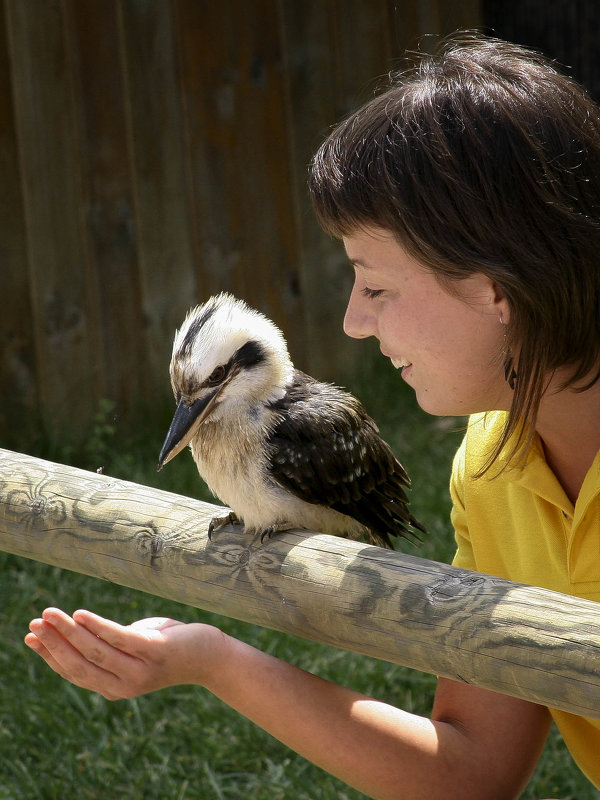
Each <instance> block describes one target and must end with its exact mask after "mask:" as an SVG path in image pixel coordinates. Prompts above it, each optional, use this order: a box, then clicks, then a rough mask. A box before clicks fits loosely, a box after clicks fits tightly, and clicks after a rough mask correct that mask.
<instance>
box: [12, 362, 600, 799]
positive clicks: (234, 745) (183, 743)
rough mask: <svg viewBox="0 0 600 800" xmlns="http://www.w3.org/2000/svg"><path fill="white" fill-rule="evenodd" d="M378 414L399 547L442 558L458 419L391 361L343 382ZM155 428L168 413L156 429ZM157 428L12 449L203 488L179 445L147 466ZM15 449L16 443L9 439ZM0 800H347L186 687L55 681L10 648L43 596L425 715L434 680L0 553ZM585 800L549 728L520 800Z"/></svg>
mask: <svg viewBox="0 0 600 800" xmlns="http://www.w3.org/2000/svg"><path fill="white" fill-rule="evenodd" d="M353 388H354V390H355V391H356V392H357V394H359V395H360V396H361V397H362V398H363V399H364V401H365V404H366V405H367V407H368V408H369V410H370V412H371V414H372V415H373V416H374V417H375V418H376V419H377V421H378V422H379V424H380V427H381V430H382V433H383V434H384V436H385V437H386V438H387V439H388V441H389V442H390V444H392V446H393V447H394V449H395V451H396V453H397V454H398V456H399V457H400V459H401V461H403V463H404V465H405V466H406V468H407V469H408V471H409V473H410V474H411V476H412V479H413V487H414V493H413V508H414V511H415V514H416V515H417V516H418V517H420V518H421V519H422V520H423V522H425V524H426V525H427V526H428V528H429V530H430V536H429V537H428V539H427V540H426V541H425V542H424V543H423V544H422V545H421V546H420V547H419V548H418V549H415V548H413V547H412V546H411V545H410V544H405V545H404V549H405V550H406V551H407V552H411V553H416V554H418V555H421V556H423V557H425V558H432V559H435V560H448V559H450V558H451V555H452V551H453V544H452V535H451V530H450V525H449V521H448V512H449V497H448V490H447V484H448V476H449V470H450V464H451V459H452V454H453V452H454V450H455V449H456V446H457V444H458V442H459V440H460V437H461V432H460V428H461V426H462V425H463V420H454V419H452V420H448V419H435V418H431V417H428V416H427V415H425V414H423V413H421V412H420V411H419V409H418V408H417V407H416V405H415V402H414V399H413V396H412V392H410V391H409V390H408V389H407V388H406V387H405V386H404V385H403V384H402V382H401V380H400V379H399V378H398V376H397V375H395V374H394V373H393V372H392V371H391V370H389V368H388V369H387V370H386V371H382V372H381V374H377V375H369V376H368V379H365V380H364V382H363V384H362V385H357V386H354V387H353ZM167 423H168V420H166V419H165V421H164V424H165V426H166V424H167ZM165 431H166V427H165V428H164V429H163V427H162V425H157V424H154V423H153V424H152V425H151V426H150V427H148V426H146V427H145V428H144V430H143V432H141V431H140V433H139V435H137V436H131V435H127V434H125V433H123V432H122V431H120V430H119V429H118V425H117V424H115V423H114V422H113V420H112V411H111V408H110V406H108V405H107V406H106V407H105V408H104V409H103V410H102V411H101V413H100V414H99V416H98V418H97V419H96V420H95V422H94V425H93V428H92V431H91V435H90V440H89V441H88V443H87V445H86V446H85V447H83V448H75V447H74V446H73V445H70V444H69V443H64V442H63V443H61V444H60V445H59V444H57V443H56V442H52V441H51V440H50V439H49V438H48V437H46V438H45V439H44V440H43V441H37V442H30V443H28V444H27V445H25V444H23V445H22V446H21V447H20V448H19V449H23V450H24V451H25V452H30V453H31V454H34V455H40V456H43V457H49V458H52V459H54V460H56V461H63V462H66V463H73V464H75V465H77V466H82V467H84V468H89V469H94V470H95V469H96V468H97V467H98V466H100V465H102V466H104V470H105V472H106V473H107V474H111V475H115V476H118V477H122V478H126V479H128V480H134V481H137V482H139V483H148V484H152V485H155V486H159V487H160V488H163V489H167V490H169V491H176V492H179V493H181V494H185V493H189V494H195V495H196V496H199V497H204V498H206V499H208V498H207V496H206V495H205V494H203V493H202V489H201V486H200V481H199V479H198V477H197V474H196V472H195V467H194V466H193V463H192V460H191V457H190V456H189V454H187V453H185V454H182V455H181V456H179V457H178V458H177V459H175V461H174V462H172V463H171V464H169V465H168V466H167V467H166V468H165V470H163V471H162V472H161V473H160V474H157V473H156V471H155V466H156V460H157V454H158V451H159V450H160V446H161V444H162V438H163V435H164V433H165ZM11 445H12V446H14V445H13V444H12V443H11ZM0 565H1V568H2V576H3V579H2V581H1V583H0V593H1V596H0V602H1V607H2V610H3V613H2V614H1V615H0V635H1V641H2V643H3V647H2V648H0V666H1V674H2V676H3V686H2V695H1V698H0V800H2V799H3V798H10V799H11V800H12V799H13V798H27V800H29V798H31V799H32V800H33V798H40V799H42V798H43V799H44V800H46V799H47V798H56V799H57V800H65V798H69V800H75V799H76V800H84V799H86V798H90V799H91V798H93V800H103V799H104V798H107V799H108V798H110V799H111V800H114V798H127V799H128V800H135V798H140V800H142V799H143V800H152V799H153V798H156V800H165V799H167V798H168V800H177V799H178V798H203V799H204V798H206V799H208V798H240V799H241V798H248V797H252V798H253V800H277V799H278V798H286V799H287V798H294V800H326V799H329V798H330V799H331V800H334V799H335V800H344V799H345V798H347V799H348V800H350V799H352V800H358V798H362V797H363V795H362V794H360V793H359V792H356V791H354V790H352V789H349V788H348V787H346V786H345V785H344V784H342V783H341V782H339V781H337V780H335V779H334V778H332V777H330V776H329V775H327V774H326V773H324V772H322V771H321V770H319V769H318V768H316V767H313V766H312V765H311V764H309V763H307V762H306V761H305V760H303V759H302V758H300V757H298V756H296V755H295V754H294V753H292V752H290V751H289V750H288V749H286V748H285V747H283V746H282V745H280V744H279V743H278V742H277V741H275V740H274V739H272V738H271V737H270V736H269V735H268V734H266V733H263V732H262V731H261V730H259V729H257V728H256V727H255V726H254V725H252V724H251V723H249V722H248V721H246V720H245V719H244V718H242V717H240V716H239V715H238V714H236V713H235V712H234V711H231V710H230V709H228V708H227V707H226V706H224V705H223V704H222V703H220V701H218V700H216V699H214V698H213V697H212V696H210V695H209V694H208V693H207V692H205V691H204V690H202V689H199V688H197V687H176V688H172V689H168V690H164V691H162V692H157V693H155V694H153V695H149V696H146V697H142V698H139V699H137V700H123V701H120V702H117V703H109V702H108V701H105V700H104V699H103V698H101V697H98V696H96V695H93V694H90V693H89V692H86V691H83V690H80V689H76V688H74V687H72V686H70V685H69V684H67V683H65V682H64V681H62V680H61V679H60V678H58V677H56V676H55V675H54V674H53V673H51V672H50V670H48V669H47V668H46V667H45V665H44V664H43V663H42V662H41V660H40V659H38V658H37V657H36V656H35V655H34V654H33V653H31V652H30V651H29V650H28V649H27V648H26V647H25V646H24V645H23V643H22V638H23V636H24V634H25V633H26V630H27V623H28V621H29V619H30V618H31V617H32V616H37V615H39V613H40V611H41V610H42V609H43V608H44V607H45V606H47V605H58V606H60V607H62V608H64V609H65V610H68V611H72V610H74V609H75V608H79V607H87V608H90V609H92V610H94V611H96V612H98V613H100V614H103V615H106V616H109V617H111V618H114V619H117V620H118V621H120V622H123V623H128V622H131V621H133V620H134V619H138V618H141V617H144V616H173V617H176V618H178V619H182V620H186V621H197V620H202V621H211V622H214V623H217V624H218V625H220V626H221V627H223V628H224V629H225V630H227V632H229V633H232V634H234V635H236V636H238V637H240V638H242V639H244V640H245V641H248V642H250V643H252V644H254V645H256V646H258V647H260V648H262V649H264V650H268V651H269V652H271V653H273V654H274V655H277V656H279V657H281V658H283V659H286V660H288V661H291V662H293V663H295V664H297V665H299V666H301V667H304V668H305V669H308V670H311V671H313V672H315V673H317V674H319V675H321V676H322V677H325V678H329V679H331V680H333V681H336V682H339V683H343V684H345V685H348V686H351V687H353V688H355V689H357V690H359V691H363V692H366V693H368V694H371V695H373V696H375V697H378V698H381V699H384V700H387V701H389V702H392V703H394V704H397V705H400V706H402V707H403V708H405V709H407V710H410V711H415V712H418V713H424V714H426V713H428V710H429V708H430V706H431V700H432V695H433V691H434V686H435V680H434V678H432V677H431V676H428V675H424V674H421V673H418V672H414V671H411V670H407V669H404V668H402V667H398V666H394V665H391V664H387V663H384V662H380V661H376V660H373V659H368V658H365V657H362V656H358V655H354V654H351V653H346V652H343V651H340V650H336V649H332V648H329V647H326V646H323V645H319V644H316V643H313V642H309V641H305V640H303V639H299V638H295V637H292V636H285V635H283V634H279V633H273V632H270V631H268V630H264V629H262V628H256V627H252V626H250V625H247V624H244V623H241V622H237V621H235V620H230V619H226V618H224V617H218V616H216V615H212V614H208V613H206V612H203V611H200V610H197V609H193V608H188V607H185V606H181V605H178V604H176V603H172V602H169V601H166V600H163V599H161V598H158V597H153V596H151V595H147V594H143V593H140V592H135V591H132V590H129V589H125V588H123V587H119V586H116V585H113V584H109V583H106V582H103V581H99V580H95V579H91V578H87V577H84V576H82V575H78V574H75V573H71V572H66V571H63V570H59V569H57V568H54V567H48V566H45V565H43V564H39V563H37V562H34V561H28V560H26V559H19V558H16V557H14V556H10V555H6V554H0ZM542 797H560V798H562V800H569V799H571V800H593V798H599V797H600V794H599V793H598V792H595V791H594V790H593V789H592V788H591V787H590V785H589V784H588V783H587V782H586V781H585V780H584V779H583V778H582V777H581V775H580V774H579V773H578V771H577V770H576V768H575V767H574V766H573V764H572V762H571V759H570V757H569V755H568V753H567V752H566V750H565V748H564V746H563V745H562V742H561V740H560V738H559V737H558V736H557V735H556V733H555V732H554V731H553V733H552V735H551V737H550V740H549V742H548V745H547V747H546V751H545V753H544V757H543V760H542V761H541V763H540V765H539V767H538V769H537V771H536V774H535V777H534V780H533V781H532V783H531V785H530V787H529V788H528V790H527V791H526V792H525V794H524V795H523V798H527V799H531V800H533V798H542Z"/></svg>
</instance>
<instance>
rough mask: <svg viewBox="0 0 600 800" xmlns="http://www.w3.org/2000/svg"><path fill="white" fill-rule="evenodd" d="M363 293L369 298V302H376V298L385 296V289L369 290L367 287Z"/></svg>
mask: <svg viewBox="0 0 600 800" xmlns="http://www.w3.org/2000/svg"><path fill="white" fill-rule="evenodd" d="M362 293H363V295H364V296H365V297H368V298H369V300H374V299H375V298H376V297H379V295H381V294H383V289H369V287H368V286H365V288H364V289H363V290H362Z"/></svg>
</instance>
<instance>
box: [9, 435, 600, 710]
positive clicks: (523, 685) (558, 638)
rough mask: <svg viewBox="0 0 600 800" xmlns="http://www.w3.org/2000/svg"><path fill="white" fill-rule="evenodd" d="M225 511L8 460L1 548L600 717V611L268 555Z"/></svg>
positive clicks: (485, 583)
mask: <svg viewBox="0 0 600 800" xmlns="http://www.w3.org/2000/svg"><path fill="white" fill-rule="evenodd" d="M221 512H222V509H221V508H220V507H218V506H214V505H211V504H208V503H203V502H200V501H197V500H193V499H190V498H188V497H182V496H179V495H175V494H171V493H169V492H164V491H160V490H157V489H151V488H148V487H145V486H140V485H138V484H134V483H129V482H127V481H122V480H116V479H114V478H111V477H108V476H104V475H97V474H95V473H90V472H85V471H83V470H78V469H74V468H72V467H67V466H64V465H61V464H55V463H52V462H48V461H42V460H40V459H35V458H32V457H30V456H26V455H22V454H19V453H12V452H10V451H7V450H0V549H2V550H5V551H6V552H10V553H14V554H16V555H20V556H25V557H27V558H33V559H36V560H38V561H43V562H45V563H48V564H53V565H56V566H59V567H63V568H65V569H70V570H73V571H76V572H81V573H83V574H86V575H91V576H94V577H97V578H103V579H104V580H107V581H111V582H113V583H117V584H122V585H124V586H129V587H132V588H135V589H141V590H143V591H146V592H149V593H152V594H156V595H159V596H162V597H167V598H170V599H173V600H177V601H179V602H181V603H185V604H188V605H191V606H196V607H198V608H203V609H206V610H209V611H214V612H217V613H219V614H223V615H225V616H230V617H235V618H237V619H241V620H244V621H246V622H250V623H254V624H257V625H262V626H264V627H267V628H272V629H275V630H279V631H285V632H287V633H292V634H296V635H299V636H303V637H306V638H309V639H314V640H316V641H320V642H325V643H327V644H330V645H334V646H336V647H340V648H343V649H346V650H352V651H355V652H357V653H363V654H366V655H369V656H373V657H375V658H380V659H384V660H387V661H391V662H394V663H398V664H404V665H406V666H409V667H413V668H415V669H419V670H422V671H425V672H431V673H434V674H437V675H443V676H445V677H448V678H452V679H455V680H460V681H464V682H466V683H471V684H475V685H477V686H482V687H484V688H487V689H493V690H496V691H500V692H504V693H506V694H511V695H514V696H516V697H523V698H526V699H528V700H532V701H535V702H538V703H542V704H544V705H548V706H551V707H554V708H559V709H563V710H566V711H571V712H573V713H576V714H582V715H585V716H588V717H593V718H596V719H598V718H600V702H599V700H600V608H599V607H598V604H597V603H593V602H591V601H587V600H581V599H578V598H576V597H570V596H566V595H561V594H558V593H556V592H550V591H547V590H544V589H539V588H534V587H530V586H523V585H520V584H514V583H510V582H508V581H505V580H500V579H497V578H493V577H490V576H486V575H481V574H479V573H475V572H469V571H466V570H458V569H455V568H453V567H450V566H447V565H445V564H438V563H436V562H432V561H426V560H424V559H420V558H415V557H412V556H408V555H404V554H402V553H397V552H390V551H386V550H383V549H381V548H378V547H373V546H370V545H363V544H360V543H356V542H350V541H346V540H344V539H338V538H335V537H332V536H325V535H323V534H318V533H312V532H309V531H290V532H287V533H285V534H281V535H278V536H277V537H275V538H274V539H272V540H267V541H265V542H264V543H263V544H261V542H260V539H259V538H257V539H252V538H249V537H247V536H245V535H244V534H243V532H240V531H239V530H236V529H234V528H232V527H228V528H223V529H221V530H219V531H218V532H217V533H216V534H215V536H214V537H213V539H212V540H209V539H208V537H207V527H208V523H209V521H210V520H211V519H212V517H213V516H214V515H215V514H218V513H221Z"/></svg>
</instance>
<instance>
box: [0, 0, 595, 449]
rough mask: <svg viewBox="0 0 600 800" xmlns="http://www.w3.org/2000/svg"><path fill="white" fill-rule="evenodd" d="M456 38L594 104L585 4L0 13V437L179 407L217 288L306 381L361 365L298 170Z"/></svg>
mask: <svg viewBox="0 0 600 800" xmlns="http://www.w3.org/2000/svg"><path fill="white" fill-rule="evenodd" d="M458 28H479V29H482V30H485V31H486V32H488V33H495V34H496V35H498V36H501V37H504V38H508V39H512V40H514V41H518V42H521V43H524V44H528V45H531V46H534V47H538V48H540V49H542V50H543V51H544V52H546V53H547V54H548V55H550V56H552V57H554V58H556V59H558V61H559V62H561V63H562V64H564V65H565V66H566V67H567V68H568V69H569V70H570V71H571V72H572V74H574V75H575V77H577V78H578V79H579V80H580V81H582V82H583V83H584V84H585V85H586V86H587V87H588V89H589V90H590V91H591V92H592V94H595V95H598V94H599V93H600V59H598V45H599V44H600V4H598V3H597V2H595V0H446V1H444V0H402V2H398V0H368V2H366V1H365V0H319V1H318V2H306V0H221V1H220V2H215V0H1V2H0V119H1V124H0V174H1V176H2V180H1V181H0V275H1V278H2V282H1V287H2V289H1V290H2V296H3V299H4V302H3V307H2V314H0V342H1V350H0V400H1V402H0V443H4V444H5V445H6V446H10V447H13V448H16V449H25V450H27V449H28V448H29V449H31V447H34V446H35V445H34V444H32V441H31V440H32V437H33V439H34V440H35V437H36V435H37V433H38V432H39V430H40V426H43V428H44V429H45V430H46V433H47V434H50V435H60V436H61V437H62V436H64V435H65V434H67V435H68V436H69V437H77V436H85V435H88V431H89V427H90V424H91V420H92V419H93V416H94V414H96V413H97V412H98V410H99V409H100V408H102V404H104V407H105V408H106V407H110V408H111V409H112V410H113V418H114V419H116V420H118V423H119V424H120V425H123V426H125V427H127V426H128V424H129V423H130V422H131V420H132V419H133V420H134V421H136V420H138V419H139V414H140V409H144V413H146V414H148V413H150V414H151V413H152V412H153V411H154V410H156V409H158V408H159V407H161V406H162V405H164V403H166V402H168V403H170V387H169V381H168V362H169V358H170V350H171V343H172V338H173V333H174V330H175V328H176V326H177V325H179V324H180V322H181V321H182V319H183V316H184V313H185V312H186V310H187V309H188V308H189V307H190V306H191V305H193V304H195V303H197V302H201V301H203V300H205V299H206V298H207V297H208V296H209V295H210V294H212V293H214V292H217V291H221V290H229V291H232V292H233V293H234V294H236V295H238V296H240V297H243V298H244V299H246V300H247V301H248V302H249V303H250V304H251V305H254V306H255V307H258V308H259V309H260V310H262V311H263V312H265V313H266V314H267V315H268V316H270V317H272V318H273V319H274V320H275V321H276V322H277V323H278V324H279V325H280V326H281V327H282V329H283V330H284V332H285V334H286V337H287V339H288V341H289V345H290V350H291V353H292V357H293V359H294V360H295V362H296V364H297V366H299V367H300V368H302V369H304V370H306V371H309V372H311V373H313V374H315V375H316V376H318V377H320V378H322V379H335V380H348V376H351V375H352V374H354V373H356V371H357V369H358V364H360V368H361V370H362V368H363V367H364V364H365V349H364V347H363V346H362V345H361V344H360V343H356V342H351V341H349V340H347V339H346V338H345V337H344V336H343V333H342V330H341V320H342V314H343V309H344V298H345V295H346V293H347V291H348V289H349V281H350V271H349V270H348V267H347V265H346V262H345V257H344V254H343V252H342V249H341V247H340V245H339V244H338V243H337V242H333V241H330V240H329V239H328V238H327V237H326V236H325V235H324V234H323V233H322V232H321V231H320V230H319V229H318V226H317V225H316V223H315V221H314V219H313V216H312V212H311V209H310V206H309V202H308V198H307V193H306V188H305V186H306V172H307V165H308V163H309V161H310V158H311V155H312V153H313V152H314V150H315V149H316V148H317V147H318V145H319V143H320V142H321V140H322V139H323V138H324V136H325V135H326V134H327V132H328V130H329V129H330V128H331V126H332V125H334V123H335V122H336V121H338V120H340V119H341V118H342V117H343V116H344V115H346V114H347V113H348V112H350V111H351V110H352V109H354V108H355V107H356V106H357V105H358V104H359V103H361V102H363V101H364V100H366V99H368V98H369V97H371V96H372V95H373V94H374V93H375V92H376V90H377V87H378V86H379V85H380V84H381V80H382V79H383V78H385V76H386V74H387V73H388V72H389V71H391V70H394V69H398V68H402V66H403V64H404V63H405V62H404V59H403V56H404V53H405V51H406V50H407V49H408V50H416V49H419V48H420V49H424V50H427V49H430V48H431V47H432V46H433V43H434V39H435V37H436V36H439V35H445V34H448V33H451V32H452V31H454V30H456V29H458ZM370 352H371V351H369V353H370ZM368 358H370V355H369V356H368V357H367V360H368ZM107 403H108V406H107V405H106V404H107Z"/></svg>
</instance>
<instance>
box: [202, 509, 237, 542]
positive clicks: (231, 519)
mask: <svg viewBox="0 0 600 800" xmlns="http://www.w3.org/2000/svg"><path fill="white" fill-rule="evenodd" d="M239 524H240V520H239V519H238V517H237V515H236V513H235V511H230V512H229V513H228V514H225V515H223V516H222V517H213V518H212V519H211V521H210V522H209V523H208V539H209V541H212V537H213V533H214V532H215V531H216V530H218V529H219V528H222V527H223V526H224V525H239Z"/></svg>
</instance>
